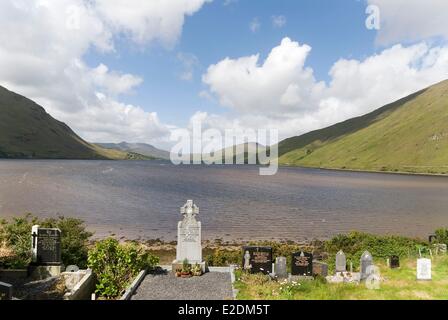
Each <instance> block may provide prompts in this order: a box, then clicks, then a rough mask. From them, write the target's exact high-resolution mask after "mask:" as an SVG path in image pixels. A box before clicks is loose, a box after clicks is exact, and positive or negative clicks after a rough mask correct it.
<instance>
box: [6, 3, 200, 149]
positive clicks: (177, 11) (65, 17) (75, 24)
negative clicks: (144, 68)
mask: <svg viewBox="0 0 448 320" xmlns="http://www.w3.org/2000/svg"><path fill="white" fill-rule="evenodd" d="M206 2H208V0H152V1H144V0H134V1H121V0H107V1H105V0H92V1H85V0H58V1H47V0H3V1H0V27H1V29H2V32H1V33H0V70H1V72H0V85H3V86H5V87H7V88H8V89H10V90H13V91H16V92H18V93H20V94H22V95H25V96H27V97H29V98H31V99H33V100H35V101H37V102H38V103H40V104H42V105H43V106H44V107H45V108H46V109H47V110H48V111H49V112H50V113H51V114H52V115H53V116H54V117H55V118H57V119H59V120H61V121H64V122H66V123H67V124H68V125H69V126H71V127H72V128H73V129H74V130H75V131H76V132H78V133H79V134H80V135H81V136H82V137H83V138H86V139H88V140H89V141H122V140H128V141H143V142H154V141H161V140H163V139H168V138H167V137H169V130H170V126H168V125H165V124H162V123H160V121H159V119H158V117H157V114H155V113H151V112H146V111H144V110H143V109H142V108H141V107H139V106H134V105H125V104H123V103H121V102H120V101H119V98H120V95H122V94H127V93H130V92H132V91H133V89H135V88H136V86H138V85H140V84H141V83H142V81H143V79H142V78H141V77H139V76H136V75H132V74H127V73H122V72H120V71H116V70H109V68H108V67H107V66H106V65H104V64H99V65H98V66H95V67H93V68H92V67H89V66H87V65H86V63H85V62H84V60H83V57H84V55H85V54H86V53H87V52H88V50H90V49H92V48H95V49H97V50H99V51H100V52H113V51H114V50H116V49H115V48H114V39H115V37H117V36H120V37H123V36H125V37H126V38H128V39H130V41H134V42H136V43H137V44H138V45H139V46H145V45H148V44H150V43H152V42H154V41H157V42H160V43H162V44H164V45H166V46H172V45H173V44H174V43H175V42H176V40H177V39H178V37H179V35H180V33H181V31H182V26H183V24H184V20H185V17H186V16H189V15H192V14H193V13H195V12H196V11H198V10H199V9H200V8H201V7H202V5H203V4H204V3H206Z"/></svg>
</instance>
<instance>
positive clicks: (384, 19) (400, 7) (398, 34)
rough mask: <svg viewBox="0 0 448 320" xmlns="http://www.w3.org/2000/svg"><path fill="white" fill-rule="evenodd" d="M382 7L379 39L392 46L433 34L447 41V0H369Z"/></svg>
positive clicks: (379, 41) (423, 38)
mask: <svg viewBox="0 0 448 320" xmlns="http://www.w3.org/2000/svg"><path fill="white" fill-rule="evenodd" d="M368 3H369V4H372V5H377V6H378V7H379V9H380V16H381V29H380V30H379V32H378V37H377V41H378V43H380V44H382V45H389V44H394V43H398V42H401V41H411V42H412V41H420V40H425V39H428V38H432V37H442V38H444V39H445V40H448V1H446V0H431V1H422V0H394V1H390V0H368Z"/></svg>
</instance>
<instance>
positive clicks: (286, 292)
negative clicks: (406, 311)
mask: <svg viewBox="0 0 448 320" xmlns="http://www.w3.org/2000/svg"><path fill="white" fill-rule="evenodd" d="M432 264H433V265H432V278H433V280H432V281H417V280H416V260H415V259H407V260H403V261H402V262H401V267H400V268H399V269H389V268H388V267H387V266H386V264H385V263H377V264H376V265H377V266H378V267H379V268H380V272H381V277H382V278H383V281H382V282H381V285H380V289H378V290H370V289H368V288H366V286H365V284H363V283H361V284H359V285H357V284H331V283H327V282H326V281H325V280H323V279H320V280H319V279H318V280H314V281H302V282H298V283H296V284H294V283H291V284H289V285H288V284H285V283H281V282H277V281H271V280H269V277H267V276H264V275H247V274H243V273H241V271H239V272H238V273H237V281H236V283H235V287H236V289H238V290H239V292H238V296H237V298H238V299H240V300H447V299H448V257H447V256H438V257H434V258H433V261H432Z"/></svg>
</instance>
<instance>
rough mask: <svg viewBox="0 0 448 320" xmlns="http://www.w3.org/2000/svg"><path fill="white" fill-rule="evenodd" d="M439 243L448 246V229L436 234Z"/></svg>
mask: <svg viewBox="0 0 448 320" xmlns="http://www.w3.org/2000/svg"><path fill="white" fill-rule="evenodd" d="M435 234H436V237H437V242H438V243H444V244H446V245H448V229H445V228H442V229H438V230H436V232H435Z"/></svg>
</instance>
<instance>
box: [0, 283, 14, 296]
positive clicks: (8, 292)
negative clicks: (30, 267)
mask: <svg viewBox="0 0 448 320" xmlns="http://www.w3.org/2000/svg"><path fill="white" fill-rule="evenodd" d="M11 299H12V285H11V284H8V283H4V282H0V300H11Z"/></svg>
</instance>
